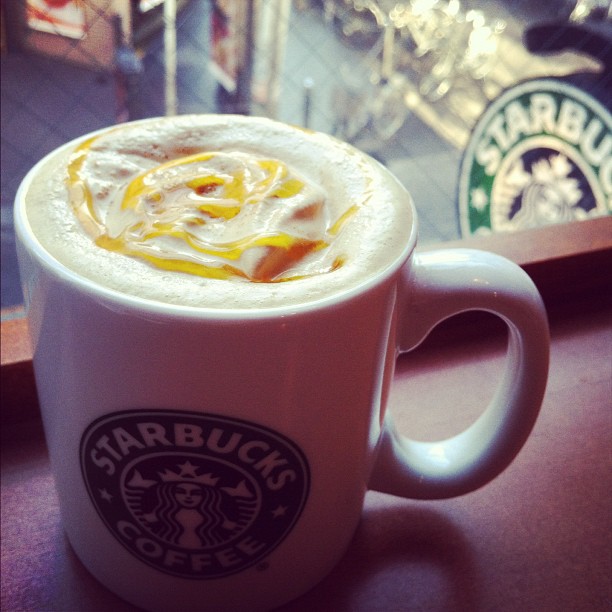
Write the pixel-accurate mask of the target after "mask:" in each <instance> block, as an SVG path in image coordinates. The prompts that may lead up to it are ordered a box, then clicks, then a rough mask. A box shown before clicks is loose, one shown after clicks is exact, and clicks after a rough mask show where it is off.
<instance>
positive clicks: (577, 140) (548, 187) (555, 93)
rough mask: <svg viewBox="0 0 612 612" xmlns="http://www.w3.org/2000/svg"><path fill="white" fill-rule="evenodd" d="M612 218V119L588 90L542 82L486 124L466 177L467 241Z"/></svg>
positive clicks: (505, 98)
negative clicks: (471, 236)
mask: <svg viewBox="0 0 612 612" xmlns="http://www.w3.org/2000/svg"><path fill="white" fill-rule="evenodd" d="M610 213H612V116H611V115H610V112H609V110H608V109H606V108H605V107H604V106H603V105H602V104H600V103H599V102H598V101H597V100H596V99H595V98H593V97H591V96H590V95H588V94H587V93H585V92H584V91H583V90H581V89H579V88H577V87H575V86H573V85H571V84H569V83H566V82H563V81H557V80H553V79H536V80H532V81H527V82H525V83H521V84H518V85H516V86H514V87H512V88H510V89H509V90H507V91H506V92H505V93H503V94H502V95H501V96H500V97H499V98H497V99H496V100H495V101H494V102H493V103H492V104H491V105H490V106H489V108H488V109H487V110H486V111H485V113H484V114H483V116H482V117H481V118H480V119H479V120H478V123H477V125H476V127H475V128H474V130H473V132H472V135H471V137H470V141H469V143H468V146H467V148H466V151H465V154H464V157H463V161H462V166H461V173H460V178H459V217H460V222H461V230H462V233H463V234H464V235H469V234H479V233H490V232H499V231H515V230H520V229H526V228H530V227H539V226H542V225H548V224H552V223H563V222H568V221H573V220H579V219H587V218H590V217H596V216H602V215H607V214H610Z"/></svg>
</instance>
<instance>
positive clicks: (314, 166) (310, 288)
mask: <svg viewBox="0 0 612 612" xmlns="http://www.w3.org/2000/svg"><path fill="white" fill-rule="evenodd" d="M79 147H80V148H79ZM75 151H77V155H78V152H79V151H82V152H83V159H82V160H81V161H79V163H78V171H79V177H80V178H79V179H78V180H75V176H76V174H74V169H75V162H74V160H75ZM208 154H211V155H212V156H211V157H209V156H208ZM175 160H176V161H175ZM185 160H186V161H185ZM271 160H272V161H271ZM241 164H242V166H241ZM208 166H210V168H209V167H208ZM237 167H239V169H238V170H237V171H236V172H242V174H240V176H241V177H243V176H245V171H244V170H243V169H242V168H246V172H247V173H248V174H249V176H251V175H253V176H254V177H255V178H254V179H253V180H254V181H259V182H258V183H257V185H258V187H257V189H256V194H258V195H257V198H260V196H261V201H260V200H257V201H255V200H253V199H251V200H249V201H248V206H247V205H243V206H242V209H241V210H240V211H239V214H238V212H236V211H235V210H233V208H232V205H233V204H232V202H231V201H230V200H229V199H228V198H227V197H226V193H227V192H223V191H222V190H221V187H219V186H218V185H217V184H216V183H220V182H221V181H219V180H217V178H215V179H214V182H215V185H213V187H212V188H209V186H208V185H207V184H204V183H202V181H203V180H204V179H202V176H203V175H202V171H203V170H206V172H205V175H206V176H208V174H211V175H212V176H214V177H219V176H222V175H223V176H229V175H230V174H231V169H232V168H237ZM160 168H161V170H159V169H160ZM211 168H212V169H211ZM224 172H225V174H224ZM206 173H208V174H206ZM69 174H70V177H69V176H68V175H69ZM272 174H274V176H273V177H272V178H270V176H271V175H272ZM234 176H235V174H234ZM272 179H274V180H276V182H275V183H274V181H273V180H272ZM206 180H208V179H206ZM198 181H199V182H198ZM209 182H210V181H209ZM130 184H132V185H137V187H133V186H132V187H129V186H130ZM261 185H263V187H261ZM271 185H272V186H271ZM214 189H216V191H215V192H214V193H212V191H213V190H214ZM266 189H267V190H268V191H265V190H266ZM83 190H87V193H89V194H90V196H89V197H85V196H84V193H85V191H83ZM130 190H131V191H130ZM160 192H161V194H162V195H161V196H160V195H159V194H160ZM130 193H131V194H132V195H133V194H136V196H137V197H135V198H131V196H130ZM126 194H127V195H126ZM168 194H170V196H168ZM219 194H221V195H219ZM224 194H225V195H224ZM212 196H215V197H216V199H214V198H213V199H211V198H212ZM217 196H218V197H217ZM160 197H164V198H165V200H164V202H165V207H166V208H165V209H164V214H166V213H168V210H170V212H171V213H172V214H171V215H170V217H171V220H172V223H184V222H188V223H191V225H190V227H194V220H193V219H192V218H191V217H189V218H188V219H187V217H185V215H184V214H183V212H181V211H182V209H181V206H182V203H184V202H189V206H193V202H194V201H195V203H196V206H195V209H194V210H196V213H197V214H198V215H200V216H201V217H202V218H203V219H204V220H203V221H199V220H198V219H196V221H198V223H197V224H196V225H197V227H196V229H195V230H194V231H195V232H196V233H195V234H192V233H191V230H190V233H189V241H190V242H189V244H191V243H192V242H193V240H192V238H193V236H195V237H196V242H197V244H196V246H197V247H198V248H197V249H196V250H195V251H194V250H191V249H189V248H187V249H185V248H184V244H185V243H184V242H183V243H180V241H177V236H179V234H180V237H182V236H183V235H184V233H185V232H183V229H181V228H184V225H180V226H177V225H172V226H170V225H169V224H168V223H163V224H161V225H162V226H163V227H164V228H169V227H171V230H169V233H168V234H166V235H160V232H158V231H157V230H155V231H152V228H153V227H155V228H158V227H160V225H159V223H158V225H154V224H153V225H151V223H153V221H155V222H159V216H157V217H156V216H155V215H153V216H151V214H149V213H150V211H151V210H154V205H155V203H156V199H158V198H160ZM173 198H174V199H173ZM186 198H187V199H186ZM274 198H276V199H277V200H278V204H280V205H279V206H277V207H276V208H270V206H271V204H270V203H272V205H276V200H275V199H274ZM71 202H72V203H71ZM74 202H77V204H79V206H77V207H76V208H77V211H76V212H77V214H75V211H74V210H73V208H74ZM147 203H148V204H147ZM149 204H150V205H151V206H149ZM257 206H260V211H259V212H257ZM26 207H27V217H28V221H29V223H30V225H31V227H32V229H33V231H34V233H35V235H36V236H37V238H38V240H39V241H40V243H41V244H42V245H43V246H44V248H45V249H46V250H47V251H48V252H49V253H50V254H52V255H53V257H55V258H56V259H57V260H59V261H60V262H61V263H62V264H64V265H65V266H66V267H68V268H70V269H72V270H73V271H75V272H77V273H79V274H81V275H83V276H85V277H87V278H89V279H91V280H93V281H95V282H97V283H100V284H102V285H105V286H107V287H109V288H111V289H114V290H117V291H120V292H123V293H126V294H130V295H135V296H139V297H143V298H147V299H152V300H156V301H161V302H167V303H172V304H178V305H186V306H199V307H207V308H237V309H244V308H258V307H273V306H285V305H290V304H301V303H304V302H309V301H312V300H315V299H319V298H322V297H325V296H327V295H331V294H334V293H337V292H340V291H342V290H344V289H347V288H350V287H351V286H353V285H356V284H358V283H359V282H361V281H363V280H366V279H367V278H369V277H370V276H372V275H374V274H376V273H377V272H379V271H380V270H382V269H384V268H386V267H387V266H388V265H390V264H391V263H392V262H394V261H395V260H396V259H397V258H398V257H399V256H400V255H401V253H402V252H403V251H404V250H405V248H406V246H407V242H408V241H409V240H410V239H411V234H412V226H413V221H412V207H411V204H410V198H409V196H408V194H407V193H406V192H405V191H404V190H403V188H402V187H401V186H400V185H399V184H398V183H397V181H396V180H395V179H394V178H393V177H392V176H391V175H389V174H388V173H387V172H386V171H385V170H384V169H382V168H381V167H380V166H379V165H378V164H377V163H376V162H374V161H373V160H371V159H370V158H368V157H367V156H365V155H364V154H362V153H360V152H358V151H357V150H355V149H354V148H352V147H350V146H348V145H346V144H344V143H341V142H339V141H337V140H335V139H333V138H331V137H328V136H326V135H323V134H319V133H315V132H310V131H305V130H301V129H299V128H293V127H290V126H286V125H284V124H281V123H277V122H274V121H271V120H268V119H263V118H254V117H242V116H213V115H210V116H207V115H202V116H179V117H174V118H160V119H150V120H145V121H141V122H136V123H133V124H125V125H122V126H119V127H115V128H111V129H110V130H108V131H104V132H103V133H101V134H100V135H97V136H95V137H94V138H93V139H91V140H87V139H86V140H81V141H79V142H77V143H71V144H70V145H68V146H67V148H64V149H62V150H60V151H59V152H57V153H55V154H54V155H52V156H51V157H50V158H49V159H48V161H47V162H46V163H45V164H44V166H43V167H42V169H41V170H40V171H39V173H38V174H37V175H36V176H35V177H34V179H33V180H32V182H31V184H30V186H29V189H28V191H27V194H26ZM151 207H152V208H151ZM79 208H80V211H79ZM143 210H144V213H143V212H142V211H143ZM270 210H272V211H274V212H273V214H269V211H270ZM313 210H314V211H315V214H310V213H311V212H312V211H313ZM147 211H148V212H147ZM202 211H203V212H202ZM245 211H246V212H245ZM304 211H308V213H309V214H308V215H306V214H304ZM142 214H144V215H145V216H144V217H143V216H142ZM138 215H141V216H140V217H139V216H138ZM147 215H148V216H147ZM249 215H250V219H249ZM151 219H153V221H151ZM164 219H165V220H167V219H168V217H167V215H166V217H164ZM177 219H178V220H177ZM232 223H233V225H232ZM147 224H149V225H147ZM143 227H144V228H145V230H146V231H145V233H144V234H143V233H142V232H143V231H144V230H143ZM177 227H178V228H179V229H177ZM126 228H128V229H127V230H126ZM228 228H229V229H228ZM179 230H180V231H179ZM138 232H141V234H138ZM146 232H149V233H146ZM197 232H200V233H197ZM217 234H220V235H221V234H222V236H221V237H220V238H219V239H218V242H219V243H222V244H233V245H235V244H240V245H244V244H246V243H245V242H244V240H242V242H241V239H242V238H243V237H244V236H245V235H246V236H253V235H257V236H265V240H268V242H265V240H264V242H262V243H261V244H260V243H257V244H254V246H255V247H256V248H253V249H252V250H249V251H248V252H247V251H244V252H242V251H240V252H237V253H236V256H235V257H234V253H232V257H234V259H233V260H232V261H231V262H230V263H231V265H230V266H226V267H225V268H222V269H223V270H225V271H226V272H227V271H229V272H228V273H227V274H225V273H224V274H218V275H215V274H213V275H212V277H211V274H209V273H208V270H209V269H212V268H210V266H212V267H213V268H214V267H215V266H217V265H218V264H219V261H221V263H223V262H225V263H227V261H228V260H227V259H226V255H222V257H221V259H219V258H218V257H217V254H216V252H215V251H214V249H212V250H211V249H210V248H208V250H207V249H206V248H200V247H201V246H202V245H205V246H206V245H209V242H206V240H209V239H210V237H211V236H213V238H215V237H216V235H217ZM132 235H134V236H135V238H134V241H133V242H132V243H130V245H128V246H127V247H126V246H125V244H126V243H125V240H126V239H125V236H132ZM101 236H102V238H101ZM118 237H121V242H120V243H117V242H116V241H117V240H118ZM271 237H274V241H275V242H274V244H280V242H279V241H281V240H285V239H288V240H293V241H295V240H298V241H300V244H302V245H310V246H309V247H308V248H305V249H302V250H303V256H302V251H299V252H300V254H301V256H300V259H299V260H297V261H293V262H292V263H291V265H290V266H285V265H284V264H283V267H281V268H279V269H278V270H277V269H274V270H273V274H271V275H270V277H269V278H268V277H267V276H266V275H264V274H263V273H260V272H259V270H260V269H261V268H260V267H258V266H259V263H260V261H261V257H262V255H264V254H265V253H266V252H270V250H271V249H272V248H276V247H271V246H269V244H271V243H270V242H269V240H271ZM281 237H282V238H281ZM131 239H132V238H129V240H131ZM215 239H216V238H215ZM108 240H110V244H111V246H112V248H102V246H104V245H105V244H107V246H108ZM96 242H97V243H98V244H96ZM179 243H180V245H179ZM134 244H136V245H138V249H140V248H141V246H142V248H144V249H145V250H147V249H148V251H147V252H148V253H149V255H151V253H153V255H151V258H150V260H147V255H143V253H142V252H139V253H134V252H133V249H132V246H133V245H134ZM215 244H216V243H215ZM283 244H284V246H283V247H282V248H285V250H286V248H287V245H288V244H289V245H290V244H293V243H287V244H285V243H283ZM99 245H102V246H99ZM176 245H179V246H176ZM261 245H263V246H261ZM313 245H314V246H313ZM124 247H125V248H124ZM175 247H176V248H177V249H178V250H179V251H180V250H181V249H182V251H181V252H180V254H179V256H178V258H179V259H180V261H181V262H183V261H188V262H190V263H189V266H192V267H191V268H190V267H188V266H187V264H185V266H186V267H185V266H184V267H183V268H182V269H183V270H185V271H175V270H176V268H175V267H174V266H169V267H170V269H169V270H167V269H163V267H159V266H157V265H154V263H155V261H157V259H158V258H157V257H156V254H161V255H163V256H166V255H167V254H168V252H172V250H173V249H174V248H175ZM215 248H216V247H215ZM241 248H242V247H241ZM282 248H281V249H279V251H280V252H281V253H283V252H284V251H283V250H282ZM131 249H132V250H131ZM122 250H123V252H121V251H122ZM298 250H299V249H298ZM141 251H142V249H141ZM125 253H127V254H125ZM202 253H203V254H202ZM210 253H213V254H212V255H210ZM206 258H209V259H206ZM152 261H153V263H151V262H152ZM181 265H183V264H182V263H181ZM193 266H196V267H193ZM197 266H200V267H199V268H197ZM193 271H195V273H191V272H193ZM215 276H216V277H215ZM249 278H250V279H251V280H249ZM253 280H255V281H257V282H252V281H253ZM262 281H263V282H262ZM280 281H282V282H280Z"/></svg>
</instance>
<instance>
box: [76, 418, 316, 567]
mask: <svg viewBox="0 0 612 612" xmlns="http://www.w3.org/2000/svg"><path fill="white" fill-rule="evenodd" d="M81 468H82V472H83V477H84V480H85V484H86V486H87V490H88V493H89V496H90V497H91V500H92V502H93V504H94V506H95V508H96V510H97V512H98V514H99V515H100V517H101V518H102V520H103V521H104V522H105V524H106V525H107V527H108V528H109V529H110V530H111V532H112V533H113V535H114V536H115V537H116V538H117V539H118V540H119V542H121V544H122V545H123V546H125V547H126V548H127V549H128V550H129V551H130V552H131V553H132V554H134V555H135V556H137V557H138V558H140V559H141V560H142V561H144V562H145V563H147V564H149V565H152V566H153V567H156V568H158V569H159V570H161V571H163V572H166V573H169V574H173V575H177V576H182V577H186V578H201V579H206V578H218V577H221V576H227V575H230V574H234V573H236V572H239V571H242V570H244V569H246V568H248V567H252V566H254V565H256V564H258V563H260V562H261V561H262V560H263V559H264V558H265V557H266V556H267V555H269V554H270V552H272V550H274V548H275V547H276V546H278V544H280V542H281V541H282V540H283V539H284V538H285V537H286V536H287V535H288V534H289V532H290V531H291V529H292V527H293V525H294V524H295V521H296V520H297V518H298V517H299V515H300V513H301V511H302V509H303V507H304V504H305V502H306V498H307V495H308V488H309V471H308V465H307V462H306V460H305V458H304V456H303V454H302V452H301V451H300V449H299V448H298V447H297V446H295V445H294V444H293V443H292V442H291V441H289V440H288V439H287V438H285V437H283V436H280V435H279V434H277V433H275V432H273V431H271V430H269V429H266V428H263V427H260V426H256V425H253V424H250V423H246V422H244V421H239V420H235V419H228V418H224V417H217V416H213V415H208V414H199V413H191V412H175V411H172V412H171V411H157V410H152V411H127V412H120V413H115V414H112V415H109V416H107V417H103V418H102V419H99V420H98V421H96V422H94V423H92V424H91V425H90V427H89V428H88V429H87V431H86V432H85V434H84V435H83V439H82V442H81Z"/></svg>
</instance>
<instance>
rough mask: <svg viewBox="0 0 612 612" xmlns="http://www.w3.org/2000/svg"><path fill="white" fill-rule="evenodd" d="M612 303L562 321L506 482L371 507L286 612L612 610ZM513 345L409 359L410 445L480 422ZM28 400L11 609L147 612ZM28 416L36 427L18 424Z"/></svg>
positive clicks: (432, 350) (584, 304) (4, 576)
mask: <svg viewBox="0 0 612 612" xmlns="http://www.w3.org/2000/svg"><path fill="white" fill-rule="evenodd" d="M608 255H609V251H608ZM608 260H609V257H608ZM608 269H609V268H608ZM608 278H609V276H608ZM608 289H609V284H608V285H604V286H603V287H602V288H601V291H600V295H599V298H600V299H591V297H587V298H585V299H583V300H578V301H576V302H575V303H574V304H573V305H571V307H570V306H569V305H567V304H566V305H565V306H566V307H565V308H562V309H560V310H559V312H553V314H552V317H551V330H552V352H551V370H550V379H549V385H548V389H547V393H546V396H545V400H544V404H543V408H542V412H541V415H540V418H539V420H538V422H537V424H536V427H535V429H534V431H533V433H532V435H531V437H530V439H529V440H528V442H527V444H526V445H525V447H524V448H523V450H522V451H521V453H520V454H519V456H518V457H517V459H516V460H515V461H514V462H513V464H512V465H511V466H510V467H509V468H508V469H507V470H506V471H505V472H504V473H503V474H502V475H501V476H500V477H498V478H497V479H496V480H495V481H493V482H492V483H490V484H488V485H487V486H485V487H483V488H482V489H480V490H478V491H476V492H473V493H471V494H468V495H465V496H463V497H460V498H456V499H451V500H444V501H435V502H417V501H411V500H405V499H400V498H396V497H392V496H388V495H384V494H380V493H375V492H370V493H368V494H367V497H366V503H365V508H364V511H363V520H362V522H361V524H360V526H359V528H358V530H357V533H356V534H355V537H354V539H353V541H352V543H351V545H350V547H349V549H348V551H347V552H346V554H345V556H344V558H343V559H342V561H341V562H340V563H339V565H338V566H337V567H336V568H335V569H334V570H333V571H332V573H331V574H330V575H329V576H328V577H327V578H326V579H325V580H324V581H323V582H322V583H320V584H319V585H318V586H316V587H315V588H314V589H313V590H312V591H311V592H310V593H308V594H307V595H305V596H303V597H302V598H301V599H299V600H297V601H294V602H292V603H291V604H289V605H287V606H285V607H283V608H282V610H284V611H287V612H311V611H313V610H317V611H327V610H330V611H332V610H333V611H334V612H344V611H346V612H349V611H350V612H360V611H363V612H373V611H381V612H394V611H404V610H428V611H444V612H447V611H452V610H468V611H470V612H472V611H493V610H494V611H496V612H499V611H505V610H507V611H514V610H516V611H519V610H520V611H523V610H528V611H532V610H534V611H535V610H537V611H555V612H556V611H559V610H568V611H569V610H571V611H574V610H576V611H578V610H585V611H586V610H588V611H590V612H592V611H599V610H602V611H603V610H610V609H611V606H612V529H611V527H612V309H611V308H610V303H609V301H607V300H606V299H605V296H604V295H603V294H602V292H603V291H606V290H608ZM9 324H10V325H9ZM24 325H25V323H24V322H23V321H9V322H8V324H7V323H4V324H3V345H4V343H5V341H6V343H7V344H6V347H5V348H3V350H4V351H5V354H6V353H7V352H10V353H11V355H12V358H11V359H12V360H10V361H11V363H10V364H8V365H10V367H11V368H13V370H12V371H13V375H14V376H17V377H21V380H25V381H26V382H28V381H29V384H31V379H30V378H28V377H29V376H31V369H29V368H31V364H30V362H29V355H28V354H27V348H24V347H23V345H22V344H20V340H19V338H21V335H22V331H23V330H22V329H21V331H20V327H21V328H23V327H24ZM497 330H498V328H497V327H495V326H489V325H488V324H486V322H485V324H482V325H479V327H478V329H475V328H472V329H471V333H463V334H454V335H453V334H452V333H449V332H448V330H447V331H446V332H444V330H443V332H442V333H441V334H439V335H437V336H434V337H433V338H431V339H430V340H428V341H427V342H426V343H425V344H424V345H423V347H421V348H420V349H418V350H417V351H415V352H413V353H410V354H408V355H406V356H403V357H402V358H401V359H400V360H399V362H398V367H397V374H396V379H395V384H394V388H393V393H392V396H391V404H392V409H393V410H395V412H396V415H397V421H398V426H399V427H400V429H401V430H402V431H403V432H405V433H406V434H408V435H411V436H413V437H420V438H429V439H431V438H434V437H436V436H438V437H439V436H445V435H449V434H451V433H453V432H455V431H457V430H459V429H461V428H463V427H464V426H465V424H466V423H468V422H470V421H471V420H472V419H473V418H474V417H475V416H476V414H477V413H478V410H477V409H478V408H481V407H483V406H484V404H485V402H486V400H487V399H488V397H490V395H491V392H492V389H493V385H494V382H495V379H496V377H497V374H498V372H499V370H500V368H501V363H502V360H503V353H504V338H503V336H501V335H499V334H498V333H497ZM485 332H486V333H485ZM483 336H485V337H483ZM16 338H17V340H16ZM449 338H452V340H449ZM20 350H21V351H23V359H22V360H21V361H20V359H19V354H20V353H19V351H20ZM4 361H5V363H4V365H3V376H4V371H5V365H7V361H6V359H5V360H4ZM6 371H7V372H10V368H9V369H8V370H6ZM22 392H23V394H24V395H22V397H21V398H16V399H17V401H16V402H14V403H13V406H12V409H11V413H12V415H13V416H12V417H8V416H7V414H6V412H5V410H4V406H3V417H4V426H3V428H2V572H1V580H2V599H1V607H2V609H3V610H6V611H7V612H9V611H16V610H36V611H40V610H44V611H62V612H64V611H77V610H79V611H86V612H93V611H96V610H99V611H111V610H112V611H113V612H121V611H127V610H134V608H132V607H131V606H129V605H127V604H125V603H124V602H122V601H121V600H119V599H118V598H117V597H115V596H114V595H113V594H112V593H110V592H109V591H107V590H106V589H105V588H104V587H102V586H100V585H99V584H98V583H97V582H96V581H95V580H94V579H93V578H92V577H91V576H90V575H89V574H88V572H87V571H86V570H85V569H84V568H83V567H82V565H81V564H80V562H79V561H78V559H77V558H76V556H75V555H74V553H73V552H72V551H71V549H70V546H69V545H68V543H67V541H66V539H65V537H64V535H63V533H62V528H61V524H60V519H59V514H58V502H57V497H56V493H55V489H54V485H53V480H52V477H51V474H50V471H49V464H48V459H47V454H46V447H45V443H44V439H43V435H42V431H41V425H40V421H39V419H38V417H37V412H36V409H35V408H34V409H31V406H30V408H28V403H29V402H30V403H31V399H32V397H33V389H31V388H28V389H22ZM34 397H35V396H34ZM407 398H410V404H409V405H408V403H407ZM5 399H7V396H6V395H5ZM9 399H10V398H9ZM19 405H21V406H23V408H24V409H23V412H21V413H19V412H17V413H16V412H14V410H15V409H16V408H17V409H18V406H19Z"/></svg>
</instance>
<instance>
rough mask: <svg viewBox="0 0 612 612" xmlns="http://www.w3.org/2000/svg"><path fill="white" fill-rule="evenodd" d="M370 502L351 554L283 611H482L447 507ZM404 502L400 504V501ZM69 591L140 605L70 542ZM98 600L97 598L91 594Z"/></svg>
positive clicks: (108, 603)
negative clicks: (99, 575) (91, 568)
mask: <svg viewBox="0 0 612 612" xmlns="http://www.w3.org/2000/svg"><path fill="white" fill-rule="evenodd" d="M369 495H375V496H376V500H375V501H376V503H366V506H365V508H364V512H363V516H362V520H361V522H360V524H359V527H358V528H357V531H356V532H355V535H354V537H353V539H352V541H351V544H350V545H349V548H348V549H347V551H346V553H345V554H344V556H343V557H342V559H341V560H340V562H339V563H338V564H337V565H336V567H335V568H334V569H333V570H332V572H331V573H330V574H329V575H328V576H327V577H326V578H325V579H324V580H323V581H322V582H320V583H319V584H318V585H317V586H315V587H314V588H313V589H312V590H311V591H309V592H308V593H306V594H305V595H303V596H302V597H300V598H298V599H297V600H294V601H293V602H291V603H289V604H286V605H285V606H282V607H281V608H278V610H277V612H302V611H304V612H305V611H306V610H308V611H309V612H310V611H311V610H322V611H323V612H324V611H326V610H334V611H335V612H348V611H351V612H357V611H360V610H363V611H366V610H367V611H371V610H398V609H402V610H412V609H427V610H433V611H436V610H440V611H443V610H444V611H446V610H477V609H478V580H477V575H476V568H475V564H474V562H473V555H472V553H471V550H470V548H471V547H470V543H469V542H468V541H467V539H466V538H465V536H464V534H463V532H462V531H461V529H460V528H459V527H458V526H457V525H456V524H455V523H453V521H452V520H450V519H449V518H448V517H447V516H445V515H444V514H443V512H442V511H439V510H436V509H432V508H431V507H419V506H406V505H405V504H406V502H403V501H401V502H398V503H395V502H394V501H393V500H394V498H392V497H390V496H386V495H383V494H378V493H374V494H369ZM400 504H401V505H400ZM65 548H66V551H65V554H66V563H67V566H68V567H67V568H64V569H66V570H68V571H65V575H64V580H63V581H62V582H64V584H63V586H64V590H65V588H66V587H67V586H68V585H66V584H65V581H66V580H68V581H69V582H70V583H71V584H70V587H69V590H70V592H71V593H72V597H74V596H75V595H76V596H77V597H79V595H78V594H79V593H80V595H81V597H82V598H83V600H84V601H87V602H88V604H89V603H92V601H93V599H95V608H89V609H92V610H94V609H95V610H99V611H100V612H102V611H103V610H108V609H113V610H121V611H125V612H128V610H137V609H138V608H134V607H132V606H131V605H129V604H127V603H125V602H123V601H122V600H121V599H119V598H118V597H117V596H116V595H114V594H113V593H111V592H110V591H108V590H107V589H106V588H104V587H103V586H102V585H101V584H100V583H98V581H97V580H95V578H93V577H92V576H91V574H89V572H88V571H87V570H86V569H85V567H84V566H83V565H82V564H81V562H80V561H79V559H78V557H77V556H76V554H75V553H74V552H73V551H72V548H71V547H70V545H69V543H68V541H67V539H65ZM93 593H95V597H94V598H92V594H93Z"/></svg>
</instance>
